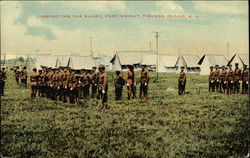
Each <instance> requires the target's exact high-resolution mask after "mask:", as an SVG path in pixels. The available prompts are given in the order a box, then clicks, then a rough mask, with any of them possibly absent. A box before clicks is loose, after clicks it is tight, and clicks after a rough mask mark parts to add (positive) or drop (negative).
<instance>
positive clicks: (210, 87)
mask: <svg viewBox="0 0 250 158" xmlns="http://www.w3.org/2000/svg"><path fill="white" fill-rule="evenodd" d="M208 81H209V83H208V91H209V92H211V91H212V92H214V90H215V84H214V83H215V82H214V67H213V66H210V73H209V79H208Z"/></svg>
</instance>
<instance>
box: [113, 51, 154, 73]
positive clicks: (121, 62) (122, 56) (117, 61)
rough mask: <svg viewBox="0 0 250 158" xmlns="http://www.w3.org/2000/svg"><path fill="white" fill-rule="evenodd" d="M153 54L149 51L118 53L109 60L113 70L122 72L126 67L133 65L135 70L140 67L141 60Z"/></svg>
mask: <svg viewBox="0 0 250 158" xmlns="http://www.w3.org/2000/svg"><path fill="white" fill-rule="evenodd" d="M149 54H155V52H150V51H118V52H116V54H115V55H114V57H113V58H112V59H111V61H110V63H112V69H113V70H124V69H127V68H128V65H134V67H135V69H137V68H139V67H140V64H141V62H142V59H143V57H144V56H145V55H149Z"/></svg>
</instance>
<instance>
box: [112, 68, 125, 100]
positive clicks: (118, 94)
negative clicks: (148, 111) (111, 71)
mask: <svg viewBox="0 0 250 158" xmlns="http://www.w3.org/2000/svg"><path fill="white" fill-rule="evenodd" d="M114 85H115V100H121V99H122V89H123V86H124V85H125V80H124V79H123V77H122V75H121V71H118V70H117V71H116V78H115V80H114Z"/></svg>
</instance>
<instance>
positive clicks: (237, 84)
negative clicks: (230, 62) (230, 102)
mask: <svg viewBox="0 0 250 158" xmlns="http://www.w3.org/2000/svg"><path fill="white" fill-rule="evenodd" d="M240 77H241V70H240V69H239V64H238V63H235V70H234V94H237V93H239V92H240Z"/></svg>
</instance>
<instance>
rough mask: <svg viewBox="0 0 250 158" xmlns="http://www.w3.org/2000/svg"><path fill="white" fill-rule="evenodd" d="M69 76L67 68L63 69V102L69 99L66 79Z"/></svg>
mask: <svg viewBox="0 0 250 158" xmlns="http://www.w3.org/2000/svg"><path fill="white" fill-rule="evenodd" d="M68 76H69V71H68V70H67V68H64V72H63V91H64V92H63V102H65V103H66V102H67V97H69V88H68V78H69V77H68Z"/></svg>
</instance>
